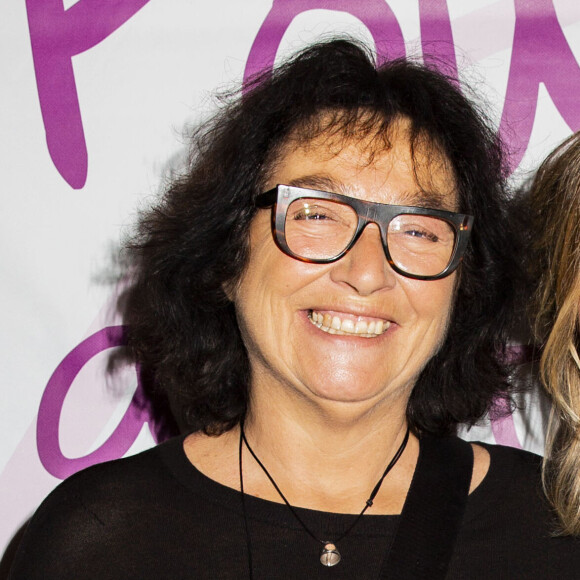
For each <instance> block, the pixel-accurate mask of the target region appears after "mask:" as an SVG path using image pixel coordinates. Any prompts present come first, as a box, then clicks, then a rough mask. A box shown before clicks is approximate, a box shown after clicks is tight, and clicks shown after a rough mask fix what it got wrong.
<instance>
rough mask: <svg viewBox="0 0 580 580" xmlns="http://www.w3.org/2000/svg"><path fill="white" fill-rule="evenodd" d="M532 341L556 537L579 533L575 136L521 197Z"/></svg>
mask: <svg viewBox="0 0 580 580" xmlns="http://www.w3.org/2000/svg"><path fill="white" fill-rule="evenodd" d="M528 203H529V207H530V209H531V211H532V224H531V225H532V227H531V231H532V232H533V236H532V244H533V249H534V251H535V253H534V254H533V261H532V265H533V267H534V270H535V279H536V280H537V292H536V301H535V307H534V315H535V317H536V320H535V328H536V335H537V336H538V338H539V339H540V340H541V341H542V342H544V345H545V346H544V349H543V351H542V357H541V361H540V373H541V377H542V381H543V383H544V385H545V387H546V389H547V391H548V393H549V395H550V396H551V398H552V401H553V403H554V411H553V413H552V416H551V420H550V424H549V429H548V437H547V443H546V457H545V463H544V485H545V489H546V494H547V496H548V498H549V499H550V501H551V503H552V505H553V506H554V508H555V509H556V510H557V512H558V514H559V516H560V520H561V524H562V525H561V530H560V531H561V533H563V534H575V535H579V534H580V438H579V435H578V434H579V429H580V416H579V415H580V358H579V356H580V133H575V134H574V135H572V136H571V137H569V138H568V139H567V140H566V141H565V142H564V143H563V144H562V145H560V146H559V147H558V148H557V149H556V150H555V151H554V152H552V153H551V154H550V155H549V156H548V158H547V159H546V160H545V161H544V163H543V164H542V165H541V167H540V169H539V170H538V173H537V174H536V177H535V180H534V182H533V185H532V188H531V192H530V195H529V200H528Z"/></svg>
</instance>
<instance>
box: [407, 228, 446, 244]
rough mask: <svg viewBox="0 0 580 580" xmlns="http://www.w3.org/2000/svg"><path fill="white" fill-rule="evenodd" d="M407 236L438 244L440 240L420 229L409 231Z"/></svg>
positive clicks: (431, 233)
mask: <svg viewBox="0 0 580 580" xmlns="http://www.w3.org/2000/svg"><path fill="white" fill-rule="evenodd" d="M405 234H406V235H407V236H412V237H413V238H418V239H422V240H427V241H429V242H438V241H439V238H438V237H437V236H436V235H435V234H434V233H433V232H429V231H427V230H420V229H417V228H415V229H408V230H406V231H405Z"/></svg>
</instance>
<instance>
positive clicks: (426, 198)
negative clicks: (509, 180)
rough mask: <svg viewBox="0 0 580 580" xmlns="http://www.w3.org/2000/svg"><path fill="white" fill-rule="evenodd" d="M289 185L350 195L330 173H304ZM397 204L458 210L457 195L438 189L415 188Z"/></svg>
mask: <svg viewBox="0 0 580 580" xmlns="http://www.w3.org/2000/svg"><path fill="white" fill-rule="evenodd" d="M287 185H290V186H292V187H304V188H307V189H318V190H320V191H328V192H332V193H341V194H343V195H347V196H350V195H351V194H350V193H349V191H348V187H347V186H345V185H344V184H343V183H341V182H339V181H336V180H335V179H333V178H332V177H330V176H329V175H324V174H321V175H318V174H314V175H303V176H300V177H296V178H294V179H291V180H290V181H289V182H288V183H287ZM397 205H407V206H412V207H424V208H431V209H442V210H447V211H456V209H457V208H456V201H455V196H454V195H452V194H444V193H440V192H438V191H427V190H422V189H420V190H414V191H409V192H406V193H405V194H403V199H402V200H401V201H400V202H399V203H398V204H397Z"/></svg>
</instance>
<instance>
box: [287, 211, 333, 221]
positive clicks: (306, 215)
mask: <svg viewBox="0 0 580 580" xmlns="http://www.w3.org/2000/svg"><path fill="white" fill-rule="evenodd" d="M294 219H295V220H308V221H311V220H328V219H332V218H331V217H330V216H329V215H327V214H325V213H322V212H320V211H300V212H297V213H296V214H295V215H294Z"/></svg>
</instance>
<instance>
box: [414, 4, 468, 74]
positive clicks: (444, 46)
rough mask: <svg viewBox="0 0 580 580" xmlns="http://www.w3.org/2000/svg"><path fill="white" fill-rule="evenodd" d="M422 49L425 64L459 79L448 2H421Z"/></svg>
mask: <svg viewBox="0 0 580 580" xmlns="http://www.w3.org/2000/svg"><path fill="white" fill-rule="evenodd" d="M419 18H420V23H421V49H422V50H423V59H424V61H425V63H428V64H433V65H435V66H437V68H439V69H440V70H441V72H443V73H445V74H446V75H448V76H449V77H451V78H454V79H457V78H458V77H457V61H456V57H455V45H454V44H453V31H452V30H451V21H450V20H449V10H448V9H447V0H419Z"/></svg>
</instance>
